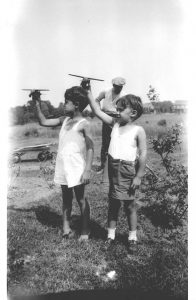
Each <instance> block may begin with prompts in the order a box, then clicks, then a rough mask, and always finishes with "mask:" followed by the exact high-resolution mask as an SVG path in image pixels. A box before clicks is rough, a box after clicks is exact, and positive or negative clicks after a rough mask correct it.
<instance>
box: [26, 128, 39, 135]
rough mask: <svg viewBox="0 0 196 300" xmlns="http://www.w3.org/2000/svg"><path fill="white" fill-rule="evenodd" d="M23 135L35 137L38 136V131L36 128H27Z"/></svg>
mask: <svg viewBox="0 0 196 300" xmlns="http://www.w3.org/2000/svg"><path fill="white" fill-rule="evenodd" d="M24 136H26V137H28V136H34V137H37V136H39V131H38V129H37V128H31V129H28V130H27V131H25V132H24Z"/></svg>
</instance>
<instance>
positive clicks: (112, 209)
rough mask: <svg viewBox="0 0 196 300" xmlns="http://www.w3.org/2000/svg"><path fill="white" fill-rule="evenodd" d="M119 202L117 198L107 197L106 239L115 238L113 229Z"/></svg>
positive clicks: (114, 228) (115, 223)
mask: <svg viewBox="0 0 196 300" xmlns="http://www.w3.org/2000/svg"><path fill="white" fill-rule="evenodd" d="M120 206H121V203H120V201H119V200H114V199H109V209H108V239H112V240H114V239H115V230H116V225H117V220H118V213H119V209H120Z"/></svg>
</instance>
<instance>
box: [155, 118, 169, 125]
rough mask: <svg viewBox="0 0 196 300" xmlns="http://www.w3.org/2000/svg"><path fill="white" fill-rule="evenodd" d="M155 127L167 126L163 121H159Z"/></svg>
mask: <svg viewBox="0 0 196 300" xmlns="http://www.w3.org/2000/svg"><path fill="white" fill-rule="evenodd" d="M157 125H159V126H167V122H166V120H165V119H161V120H160V121H158V122H157Z"/></svg>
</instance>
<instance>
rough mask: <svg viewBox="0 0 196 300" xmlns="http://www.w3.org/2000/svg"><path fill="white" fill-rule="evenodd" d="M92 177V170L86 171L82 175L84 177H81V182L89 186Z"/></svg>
mask: <svg viewBox="0 0 196 300" xmlns="http://www.w3.org/2000/svg"><path fill="white" fill-rule="evenodd" d="M90 175H91V171H90V170H87V171H84V173H83V174H82V177H81V182H82V183H83V184H88V183H89V182H90Z"/></svg>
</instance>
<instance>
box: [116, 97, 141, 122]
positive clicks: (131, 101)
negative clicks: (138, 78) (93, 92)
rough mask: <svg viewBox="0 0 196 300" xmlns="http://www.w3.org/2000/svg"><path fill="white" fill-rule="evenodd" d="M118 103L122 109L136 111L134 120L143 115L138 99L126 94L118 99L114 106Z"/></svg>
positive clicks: (139, 99)
mask: <svg viewBox="0 0 196 300" xmlns="http://www.w3.org/2000/svg"><path fill="white" fill-rule="evenodd" d="M117 103H119V104H120V105H121V106H122V107H123V108H126V107H127V106H130V107H131V108H132V109H133V110H136V111H137V116H136V118H135V120H136V119H138V118H139V117H140V116H141V115H142V113H143V104H142V100H141V98H140V97H138V96H135V95H132V94H128V95H125V96H123V97H121V98H119V99H118V101H117V102H116V104H117Z"/></svg>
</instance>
